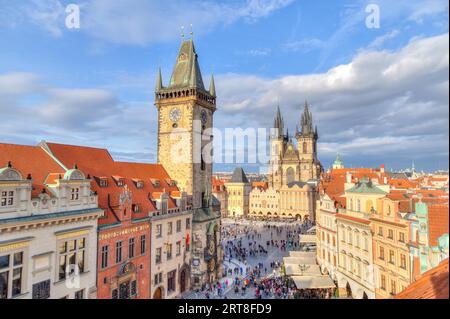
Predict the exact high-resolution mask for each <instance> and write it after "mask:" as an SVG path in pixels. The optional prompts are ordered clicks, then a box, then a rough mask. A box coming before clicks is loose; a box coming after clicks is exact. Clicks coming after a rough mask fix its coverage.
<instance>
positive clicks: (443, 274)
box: [395, 258, 449, 299]
mask: <svg viewBox="0 0 450 319" xmlns="http://www.w3.org/2000/svg"><path fill="white" fill-rule="evenodd" d="M448 277H449V273H448V258H447V259H446V260H444V261H443V262H441V263H440V264H439V266H437V267H435V268H433V269H431V270H429V271H427V272H425V273H424V274H423V275H422V276H421V277H420V278H419V279H418V280H417V281H416V282H414V283H412V284H411V285H409V286H408V287H407V288H406V289H405V290H403V291H402V292H401V293H399V294H398V295H397V296H395V298H396V299H448V298H449V294H448V283H449V282H448Z"/></svg>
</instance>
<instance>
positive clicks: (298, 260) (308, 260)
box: [283, 254, 317, 265]
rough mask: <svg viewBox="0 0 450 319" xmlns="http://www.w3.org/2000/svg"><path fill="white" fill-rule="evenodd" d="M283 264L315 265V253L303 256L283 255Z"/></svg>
mask: <svg viewBox="0 0 450 319" xmlns="http://www.w3.org/2000/svg"><path fill="white" fill-rule="evenodd" d="M283 262H284V264H285V265H316V264H317V263H316V255H315V254H312V255H309V256H303V257H283Z"/></svg>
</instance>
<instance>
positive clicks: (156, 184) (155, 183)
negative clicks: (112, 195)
mask: <svg viewBox="0 0 450 319" xmlns="http://www.w3.org/2000/svg"><path fill="white" fill-rule="evenodd" d="M114 180H115V181H116V185H117V186H119V187H123V186H125V179H124V178H119V179H114ZM151 183H152V185H153V187H155V188H159V187H161V182H160V181H159V180H152V181H151ZM98 185H99V186H100V187H102V188H104V187H108V185H109V184H108V179H107V178H99V179H98ZM134 185H135V186H136V188H137V189H142V188H144V181H143V180H135V181H134ZM168 185H169V186H171V187H173V186H176V181H173V180H171V181H170V182H168Z"/></svg>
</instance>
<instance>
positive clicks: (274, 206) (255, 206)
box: [250, 204, 278, 209]
mask: <svg viewBox="0 0 450 319" xmlns="http://www.w3.org/2000/svg"><path fill="white" fill-rule="evenodd" d="M266 206H267V207H266V208H274V209H277V208H278V205H274V204H268V205H266ZM250 207H254V208H258V207H259V208H262V204H251V205H250Z"/></svg>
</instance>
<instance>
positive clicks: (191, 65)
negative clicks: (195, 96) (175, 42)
mask: <svg viewBox="0 0 450 319" xmlns="http://www.w3.org/2000/svg"><path fill="white" fill-rule="evenodd" d="M183 87H186V88H188V87H191V88H192V87H195V88H198V89H202V90H205V86H204V84H203V78H202V74H201V72H200V66H199V64H198V56H197V53H196V52H195V47H194V41H193V40H192V39H190V40H187V41H183V43H182V44H181V48H180V52H179V53H178V57H177V62H176V63H175V67H174V69H173V73H172V77H171V79H170V83H169V88H183Z"/></svg>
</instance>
